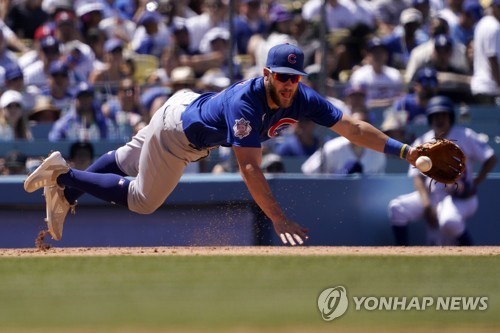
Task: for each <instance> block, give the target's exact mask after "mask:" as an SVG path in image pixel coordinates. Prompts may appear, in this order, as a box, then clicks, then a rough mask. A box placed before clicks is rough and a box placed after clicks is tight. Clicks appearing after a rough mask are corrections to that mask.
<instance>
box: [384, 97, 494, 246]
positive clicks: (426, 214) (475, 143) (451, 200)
mask: <svg viewBox="0 0 500 333" xmlns="http://www.w3.org/2000/svg"><path fill="white" fill-rule="evenodd" d="M426 113H427V120H428V123H429V126H430V127H431V130H430V131H428V132H426V133H424V134H423V135H422V136H420V137H419V138H417V139H416V140H415V142H414V143H413V146H417V145H419V144H422V143H424V142H429V141H431V140H432V139H433V138H435V137H442V138H445V139H449V140H453V141H455V143H456V144H457V145H459V146H460V148H462V150H463V152H464V154H465V156H466V157H467V162H466V169H465V172H464V173H463V176H462V177H461V179H460V180H459V181H458V182H457V184H456V185H451V186H450V185H448V186H446V185H444V184H440V183H435V182H433V181H432V180H431V179H430V178H428V177H426V176H424V175H422V174H421V173H420V172H419V171H418V169H416V168H414V167H410V169H409V171H408V175H409V176H410V177H413V181H414V186H415V192H412V193H409V194H404V195H401V196H399V197H397V198H395V199H393V200H391V201H390V202H389V218H390V222H391V224H392V228H393V231H394V236H395V239H396V244H397V245H409V239H408V230H407V229H408V223H410V222H415V221H419V220H422V219H424V220H425V221H426V222H427V227H428V228H427V230H428V242H429V245H472V238H471V236H470V234H469V232H468V231H467V227H466V220H467V219H468V218H469V217H471V216H472V215H474V213H475V212H476V210H477V207H478V197H477V195H476V192H477V187H478V185H479V184H480V183H481V182H482V181H483V180H484V179H485V178H486V176H487V175H488V173H489V172H490V171H491V170H492V169H493V167H494V166H495V163H496V157H495V155H494V151H493V149H492V148H491V147H490V146H489V145H487V144H486V142H485V141H484V140H482V139H481V137H480V136H479V135H478V134H477V133H476V132H474V131H473V130H472V129H470V128H465V127H462V126H458V125H455V108H454V104H453V102H452V101H451V100H450V99H449V98H448V97H445V96H435V97H433V98H431V99H430V101H429V103H428V105H427V111H426ZM474 163H479V164H480V165H481V167H480V169H479V171H478V172H477V174H474V172H473V166H474Z"/></svg>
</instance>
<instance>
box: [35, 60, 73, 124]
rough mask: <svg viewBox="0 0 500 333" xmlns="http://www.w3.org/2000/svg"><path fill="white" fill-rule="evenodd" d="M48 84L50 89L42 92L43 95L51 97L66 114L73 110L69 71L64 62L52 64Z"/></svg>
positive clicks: (58, 61)
mask: <svg viewBox="0 0 500 333" xmlns="http://www.w3.org/2000/svg"><path fill="white" fill-rule="evenodd" d="M48 83H49V85H48V87H47V88H44V89H42V90H41V92H42V94H43V95H44V96H47V97H50V99H51V100H52V103H53V104H54V105H55V106H56V107H58V108H59V109H60V110H61V112H62V113H63V114H66V113H67V112H68V110H69V109H70V108H71V104H72V101H73V92H72V91H71V90H70V78H69V69H68V67H67V66H66V65H65V64H64V63H63V62H62V61H60V60H56V61H53V62H52V63H51V64H50V66H49V77H48Z"/></svg>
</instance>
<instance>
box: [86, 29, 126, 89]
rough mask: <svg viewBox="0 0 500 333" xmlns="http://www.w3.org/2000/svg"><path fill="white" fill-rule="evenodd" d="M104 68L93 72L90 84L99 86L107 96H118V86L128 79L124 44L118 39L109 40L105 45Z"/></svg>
mask: <svg viewBox="0 0 500 333" xmlns="http://www.w3.org/2000/svg"><path fill="white" fill-rule="evenodd" d="M104 61H105V63H104V68H103V69H101V70H95V69H94V70H93V71H92V72H91V74H90V76H89V83H91V84H94V85H96V86H99V88H100V90H102V91H103V92H104V93H106V94H107V95H116V92H117V90H118V84H119V82H120V81H121V80H123V79H125V78H126V77H127V74H126V73H125V72H124V71H123V66H124V62H123V42H122V41H121V40H120V39H118V38H111V39H108V40H107V41H106V42H105V43H104Z"/></svg>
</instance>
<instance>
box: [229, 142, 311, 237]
mask: <svg viewBox="0 0 500 333" xmlns="http://www.w3.org/2000/svg"><path fill="white" fill-rule="evenodd" d="M233 150H234V153H235V156H236V159H237V161H238V164H239V166H240V172H241V175H242V177H243V180H244V181H245V184H246V186H247V187H248V190H249V191H250V194H251V195H252V197H253V198H254V200H255V202H256V203H257V204H258V205H259V207H260V208H261V209H262V211H263V212H264V213H265V214H266V215H267V216H268V217H269V218H270V219H271V221H272V222H273V225H274V229H275V231H276V233H277V234H278V236H280V238H281V240H282V241H283V243H285V244H286V243H290V244H291V245H296V244H297V243H298V244H302V243H303V241H304V240H305V239H307V236H306V233H307V229H305V228H302V227H301V226H300V225H298V224H297V223H295V222H293V221H291V220H289V219H288V218H287V217H286V215H285V213H284V212H283V210H282V209H281V207H280V206H279V204H278V202H277V201H276V199H275V198H274V196H273V194H272V192H271V188H270V187H269V184H268V183H267V180H266V178H265V177H264V174H263V173H262V170H261V169H260V162H261V159H262V150H261V149H260V148H248V147H235V146H233Z"/></svg>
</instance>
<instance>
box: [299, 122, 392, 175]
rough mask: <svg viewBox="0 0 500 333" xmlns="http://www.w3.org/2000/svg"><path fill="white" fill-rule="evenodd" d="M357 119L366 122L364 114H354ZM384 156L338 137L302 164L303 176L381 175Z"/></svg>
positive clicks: (383, 167) (384, 163) (384, 161)
mask: <svg viewBox="0 0 500 333" xmlns="http://www.w3.org/2000/svg"><path fill="white" fill-rule="evenodd" d="M352 116H353V117H356V118H358V119H361V120H364V121H367V120H368V118H367V116H366V114H365V113H354V114H353V115H352ZM385 166H386V156H385V155H384V154H382V153H379V152H376V151H373V150H370V149H365V148H363V147H359V146H356V145H354V144H353V143H351V142H350V141H349V140H347V139H346V138H344V137H342V136H340V137H336V138H334V139H331V140H329V141H327V142H325V143H324V145H323V146H322V147H320V148H319V149H318V150H317V151H316V152H315V153H314V154H312V155H311V156H310V157H309V158H308V159H307V160H306V161H305V162H304V163H303V164H302V168H301V169H302V172H303V173H305V174H320V173H330V174H340V175H347V174H354V173H359V174H365V175H367V174H382V173H384V172H385Z"/></svg>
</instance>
